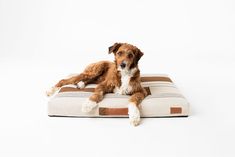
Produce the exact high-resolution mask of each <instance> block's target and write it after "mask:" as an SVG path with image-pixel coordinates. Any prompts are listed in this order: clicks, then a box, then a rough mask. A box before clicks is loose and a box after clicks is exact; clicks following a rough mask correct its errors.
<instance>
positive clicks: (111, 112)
mask: <svg viewBox="0 0 235 157" xmlns="http://www.w3.org/2000/svg"><path fill="white" fill-rule="evenodd" d="M147 76H148V79H149V78H150V79H149V81H146V80H145V81H144V82H142V86H143V87H146V88H148V89H149V90H150V93H151V94H150V95H148V96H147V97H146V98H145V99H144V100H143V101H142V103H141V105H140V111H141V117H165V116H167V117H168V116H170V117H171V116H188V115H189V103H188V102H187V100H186V99H185V98H184V97H183V95H182V94H181V93H180V91H179V90H178V89H177V88H176V86H175V85H174V83H173V82H171V79H169V78H168V79H165V78H166V77H167V76H166V75H147ZM144 77H146V75H145V76H144ZM151 77H152V78H153V77H155V78H156V77H159V78H161V79H160V81H154V79H151ZM163 77H164V79H162V78H163ZM158 80H159V79H158ZM68 87H70V88H68ZM95 87H96V85H95V84H91V85H88V86H86V88H87V90H85V91H77V89H76V88H77V87H76V86H75V85H67V86H64V87H62V88H64V89H62V90H61V92H59V93H58V94H56V95H55V96H54V97H52V98H51V99H50V100H49V102H48V115H49V116H77V117H128V115H127V112H126V111H127V106H128V100H129V97H130V96H127V95H118V94H114V93H110V94H106V95H105V98H104V99H103V100H102V101H101V102H100V103H99V104H98V107H96V108H95V109H94V110H93V111H92V112H90V113H83V112H81V105H82V103H83V102H84V101H85V100H86V99H88V98H89V96H90V95H91V94H92V90H90V89H93V88H95ZM66 88H67V89H66ZM71 88H72V89H73V90H72V91H71ZM62 91H63V92H62ZM115 108H117V110H116V111H115Z"/></svg>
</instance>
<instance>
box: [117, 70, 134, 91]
mask: <svg viewBox="0 0 235 157" xmlns="http://www.w3.org/2000/svg"><path fill="white" fill-rule="evenodd" d="M137 71H138V68H137V67H135V68H132V69H118V72H119V74H120V75H119V76H120V86H119V87H116V88H115V90H114V92H115V93H118V94H122V95H127V94H130V93H132V89H133V88H132V86H131V85H130V80H131V78H132V77H134V76H135V75H136V72H137Z"/></svg>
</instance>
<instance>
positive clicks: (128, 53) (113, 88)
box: [47, 43, 147, 126]
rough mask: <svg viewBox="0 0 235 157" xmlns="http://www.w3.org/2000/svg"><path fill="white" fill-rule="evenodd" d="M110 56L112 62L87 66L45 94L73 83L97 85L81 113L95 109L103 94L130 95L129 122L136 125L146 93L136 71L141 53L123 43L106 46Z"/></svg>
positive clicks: (80, 85) (80, 86) (82, 86)
mask: <svg viewBox="0 0 235 157" xmlns="http://www.w3.org/2000/svg"><path fill="white" fill-rule="evenodd" d="M110 53H114V55H115V61H114V62H109V61H100V62H97V63H93V64H90V65H88V66H87V67H86V69H85V70H84V71H83V73H81V74H79V75H77V76H73V77H71V78H69V79H63V80H61V81H59V82H58V83H57V84H56V85H55V86H54V87H52V89H51V90H50V91H48V92H47V95H48V96H50V95H52V94H53V93H54V92H55V91H57V90H58V89H59V88H60V87H62V86H64V85H67V84H75V85H77V86H78V88H84V87H85V86H86V85H87V84H90V83H96V84H98V85H97V87H96V88H95V92H94V93H93V94H92V95H91V96H90V98H89V99H88V100H87V101H86V102H85V103H84V104H83V105H82V111H83V112H90V111H91V110H92V109H93V108H94V107H96V106H97V103H99V102H100V101H101V100H102V99H103V97H104V94H105V93H112V92H114V93H118V94H123V95H131V97H130V100H129V105H128V114H129V118H130V123H131V124H132V125H134V126H136V125H138V124H139V122H140V112H139V108H138V106H139V104H140V103H141V101H142V100H143V99H144V98H145V97H146V95H147V93H146V91H145V89H144V88H143V87H142V86H141V84H140V70H139V68H138V61H139V59H140V58H141V57H142V56H143V53H142V52H141V51H140V50H139V49H138V48H137V47H136V46H133V45H130V44H127V43H115V44H114V45H113V46H111V47H109V54H110Z"/></svg>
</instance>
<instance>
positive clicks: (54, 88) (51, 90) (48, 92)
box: [46, 87, 59, 97]
mask: <svg viewBox="0 0 235 157" xmlns="http://www.w3.org/2000/svg"><path fill="white" fill-rule="evenodd" d="M57 90H59V88H58V87H51V88H50V89H48V90H47V91H46V95H47V96H48V97H49V96H52V95H53V94H54V93H55V92H56V91H57Z"/></svg>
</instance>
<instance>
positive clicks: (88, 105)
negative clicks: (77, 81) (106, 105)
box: [82, 100, 97, 113]
mask: <svg viewBox="0 0 235 157" xmlns="http://www.w3.org/2000/svg"><path fill="white" fill-rule="evenodd" d="M96 106H97V103H96V102H95V101H91V100H87V101H86V102H84V103H83V104H82V112H84V113H88V112H90V111H91V110H92V109H93V108H95V107H96Z"/></svg>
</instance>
